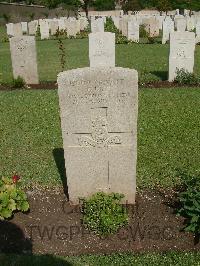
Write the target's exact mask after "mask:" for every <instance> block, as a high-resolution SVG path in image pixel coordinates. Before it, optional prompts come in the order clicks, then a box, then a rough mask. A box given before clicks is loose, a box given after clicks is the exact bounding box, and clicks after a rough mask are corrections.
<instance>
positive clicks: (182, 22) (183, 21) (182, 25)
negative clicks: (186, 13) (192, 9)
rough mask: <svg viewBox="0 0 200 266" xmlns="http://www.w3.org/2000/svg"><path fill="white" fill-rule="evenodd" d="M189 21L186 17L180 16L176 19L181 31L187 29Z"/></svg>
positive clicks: (177, 26) (178, 29)
mask: <svg viewBox="0 0 200 266" xmlns="http://www.w3.org/2000/svg"><path fill="white" fill-rule="evenodd" d="M186 27H187V23H186V19H185V18H179V19H177V21H176V29H177V31H179V32H184V31H185V30H186Z"/></svg>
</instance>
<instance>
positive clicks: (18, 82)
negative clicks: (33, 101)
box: [12, 76, 26, 89]
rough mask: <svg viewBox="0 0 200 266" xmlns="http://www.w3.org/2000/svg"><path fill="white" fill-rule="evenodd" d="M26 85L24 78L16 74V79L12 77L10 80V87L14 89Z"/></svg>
mask: <svg viewBox="0 0 200 266" xmlns="http://www.w3.org/2000/svg"><path fill="white" fill-rule="evenodd" d="M25 85H26V83H25V81H24V79H23V78H22V77H20V76H18V77H17V78H16V79H15V78H13V80H12V87H13V88H15V89H22V88H24V87H25Z"/></svg>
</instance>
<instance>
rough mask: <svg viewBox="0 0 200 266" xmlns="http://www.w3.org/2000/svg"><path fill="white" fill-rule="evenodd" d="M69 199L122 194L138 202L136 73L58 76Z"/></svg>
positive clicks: (68, 73) (108, 71)
mask: <svg viewBox="0 0 200 266" xmlns="http://www.w3.org/2000/svg"><path fill="white" fill-rule="evenodd" d="M58 94H59V103H60V116H61V126H62V137H63V146H64V157H65V168H66V175H67V185H68V194H69V200H70V201H71V202H72V203H74V204H77V203H79V199H81V198H84V197H88V196H91V195H92V194H94V193H96V192H100V191H101V192H105V193H111V192H115V193H123V194H124V195H125V201H127V202H128V203H130V204H134V203H135V193H136V160H137V116H138V73H137V71H135V70H133V69H124V68H115V67H114V68H111V67H109V68H106V67H105V68H83V69H76V70H70V71H66V72H62V73H60V74H59V75H58Z"/></svg>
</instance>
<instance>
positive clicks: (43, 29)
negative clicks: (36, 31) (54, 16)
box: [39, 19, 49, 40]
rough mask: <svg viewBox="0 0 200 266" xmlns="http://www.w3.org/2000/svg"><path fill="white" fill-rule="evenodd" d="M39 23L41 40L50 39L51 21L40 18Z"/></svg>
mask: <svg viewBox="0 0 200 266" xmlns="http://www.w3.org/2000/svg"><path fill="white" fill-rule="evenodd" d="M39 24H40V34H41V40H44V39H49V22H48V21H47V20H46V19H40V20H39Z"/></svg>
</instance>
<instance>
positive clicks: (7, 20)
mask: <svg viewBox="0 0 200 266" xmlns="http://www.w3.org/2000/svg"><path fill="white" fill-rule="evenodd" d="M3 18H4V20H5V22H6V23H8V22H9V21H10V19H11V15H9V14H6V13H4V14H3Z"/></svg>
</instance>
